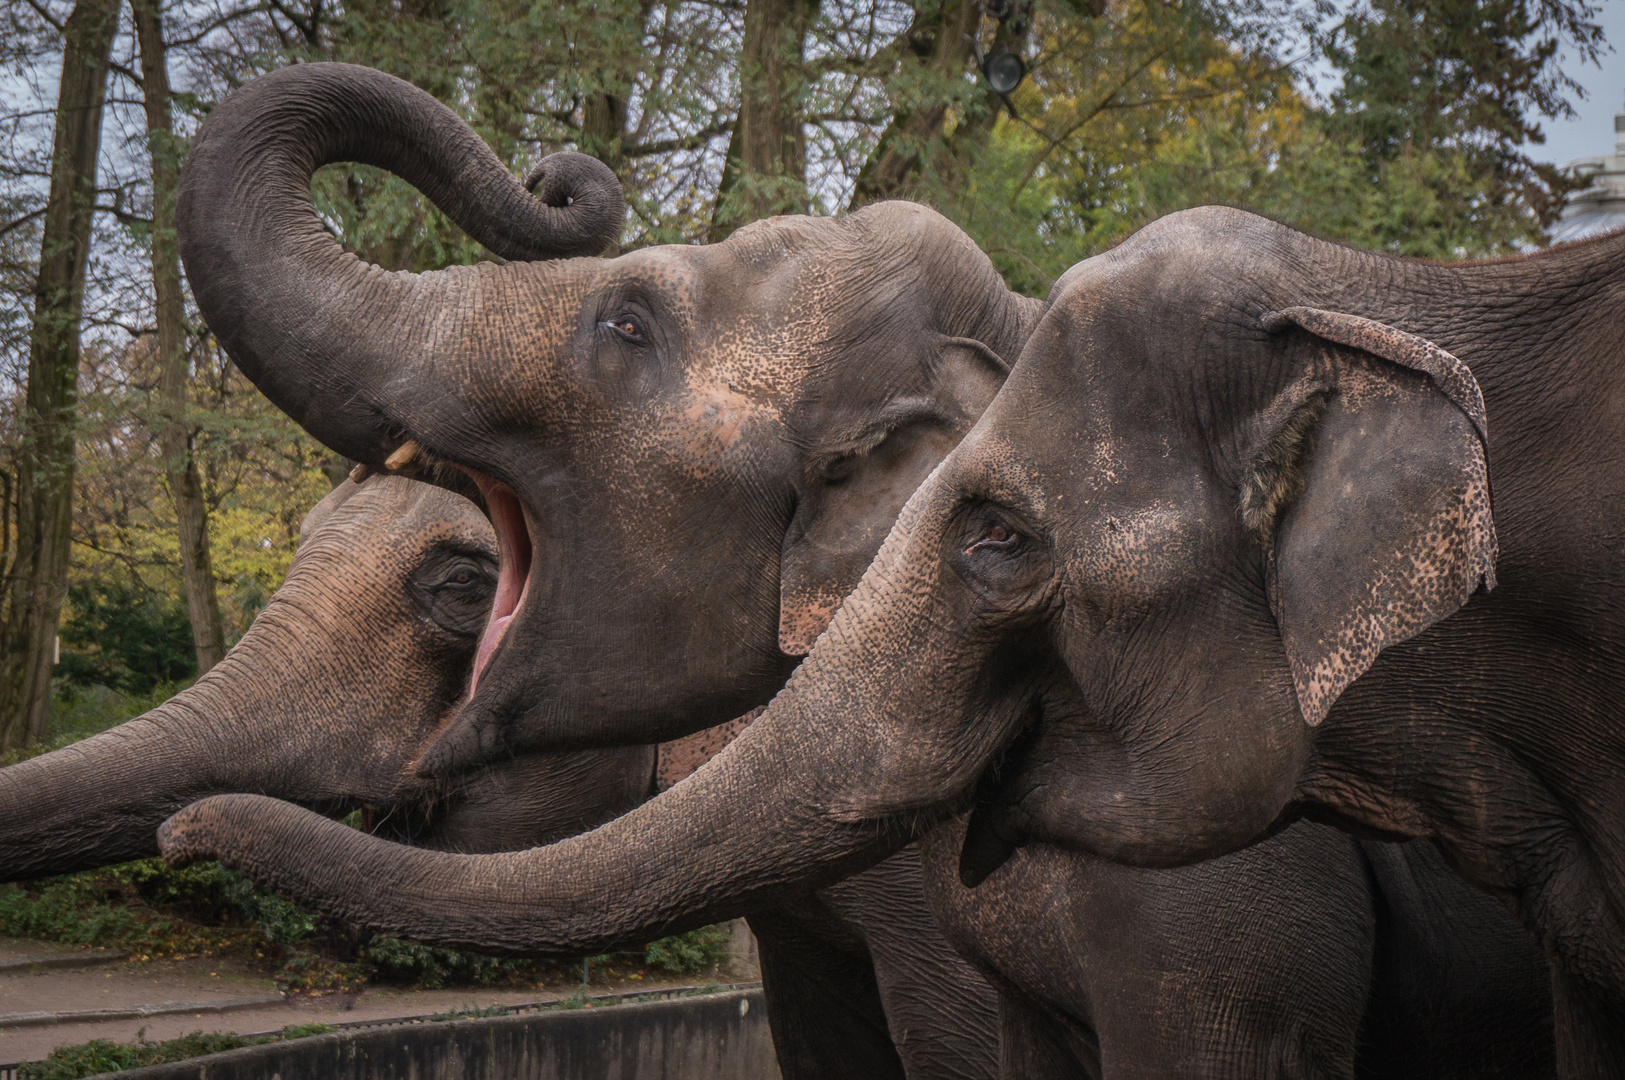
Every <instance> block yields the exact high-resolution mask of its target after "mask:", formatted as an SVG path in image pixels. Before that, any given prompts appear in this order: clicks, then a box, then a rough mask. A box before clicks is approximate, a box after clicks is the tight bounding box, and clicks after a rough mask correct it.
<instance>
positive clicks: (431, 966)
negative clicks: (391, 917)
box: [356, 937, 535, 990]
mask: <svg viewBox="0 0 1625 1080" xmlns="http://www.w3.org/2000/svg"><path fill="white" fill-rule="evenodd" d="M356 955H357V957H358V959H359V960H360V961H361V962H363V963H365V964H366V965H367V966H368V967H369V968H370V969H371V970H372V972H373V973H374V977H376V978H377V979H379V980H381V981H385V982H396V983H410V984H412V985H413V986H421V987H423V988H425V989H429V990H436V989H439V988H440V987H443V986H448V985H461V986H489V985H491V984H492V983H498V982H503V981H506V980H508V979H510V978H512V977H513V976H515V975H521V974H528V973H530V972H532V971H533V970H534V968H535V965H534V964H532V963H531V962H529V961H525V960H513V959H509V958H506V957H497V956H481V955H479V954H477V953H466V952H459V951H457V950H455V949H441V948H436V947H434V946H432V945H419V944H417V943H416V942H411V941H402V940H401V939H400V938H392V937H375V938H371V939H369V940H367V941H365V942H364V943H362V944H361V945H360V946H359V947H358V948H357V950H356Z"/></svg>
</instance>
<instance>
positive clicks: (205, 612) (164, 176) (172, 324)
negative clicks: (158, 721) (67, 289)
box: [131, 0, 226, 672]
mask: <svg viewBox="0 0 1625 1080" xmlns="http://www.w3.org/2000/svg"><path fill="white" fill-rule="evenodd" d="M131 7H132V8H133V9H134V12H135V31H136V37H137V39H138V40H139V41H140V43H141V97H142V100H143V103H144V104H145V106H146V111H147V149H148V151H149V152H150V153H151V155H152V285H153V292H154V294H155V296H156V300H157V304H156V314H157V322H158V394H159V397H160V399H161V400H162V403H163V419H162V421H161V424H162V428H161V430H160V433H159V443H160V445H161V446H162V447H163V451H164V466H165V470H166V472H167V473H168V476H169V492H170V495H171V496H173V497H174V499H175V525H176V528H177V530H178V532H179V533H180V551H181V577H182V580H183V581H184V582H185V584H186V612H187V615H188V616H190V619H191V623H192V646H193V648H194V649H195V650H196V651H197V667H198V671H200V672H205V671H208V670H209V669H210V668H212V667H214V666H215V665H216V664H218V663H219V662H220V658H221V657H223V656H225V655H226V629H225V624H224V623H223V622H222V621H221V619H220V599H219V597H218V596H217V595H216V592H215V583H214V562H213V560H212V559H211V558H210V557H209V510H208V506H207V505H206V504H205V503H204V501H203V481H202V478H201V477H200V476H199V475H198V468H197V458H196V457H195V456H194V455H193V453H192V437H193V432H192V428H191V425H190V424H188V423H187V420H186V404H187V399H188V397H189V395H188V393H187V388H188V383H189V381H190V380H189V379H188V375H189V374H190V372H189V370H188V369H189V366H190V365H188V364H187V362H186V330H185V325H184V319H185V313H184V310H183V307H182V301H181V263H180V255H179V253H178V252H177V251H176V250H175V180H176V173H177V171H178V170H179V168H180V160H181V146H180V140H178V139H177V138H176V137H175V130H174V126H173V124H172V123H171V122H170V115H169V102H170V91H169V65H168V62H167V59H166V56H165V51H164V26H163V20H162V17H161V16H160V14H159V11H158V3H157V0H132V3H131Z"/></svg>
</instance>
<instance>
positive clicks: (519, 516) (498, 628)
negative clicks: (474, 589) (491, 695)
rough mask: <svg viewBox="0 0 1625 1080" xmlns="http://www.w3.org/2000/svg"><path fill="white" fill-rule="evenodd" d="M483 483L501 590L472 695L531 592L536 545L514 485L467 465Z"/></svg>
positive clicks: (483, 638) (472, 680) (476, 663)
mask: <svg viewBox="0 0 1625 1080" xmlns="http://www.w3.org/2000/svg"><path fill="white" fill-rule="evenodd" d="M464 471H465V472H467V473H468V475H469V476H471V477H472V478H473V479H474V482H475V483H476V484H478V485H479V488H480V494H481V495H482V496H483V497H484V498H485V506H486V509H487V510H488V511H489V513H490V516H491V527H492V528H493V529H495V530H496V534H497V559H498V570H497V593H496V600H495V601H494V602H493V603H492V604H491V615H490V617H489V618H488V619H486V622H485V631H484V633H482V634H481V635H480V645H479V648H478V649H477V650H476V651H475V653H474V674H473V677H472V678H470V679H469V683H468V696H469V697H470V698H472V697H473V696H474V691H475V689H476V688H478V686H479V684H480V674H481V673H482V672H483V671H484V670H485V666H486V664H488V663H490V661H491V654H492V653H494V652H495V651H496V647H497V645H498V644H500V643H501V641H502V638H503V636H504V635H506V634H507V632H508V627H509V625H510V624H512V622H513V620H514V616H515V615H517V614H518V613H519V609H520V608H521V607H523V606H524V604H525V597H526V596H527V595H529V593H530V561H531V554H532V550H533V549H532V546H531V540H530V528H529V526H527V525H526V524H525V509H524V507H523V506H522V505H521V504H520V502H519V496H518V495H515V494H514V490H513V488H511V487H509V486H508V485H507V484H504V483H502V482H500V481H497V480H493V479H491V477H489V476H486V475H485V474H484V473H482V472H479V471H477V470H475V469H465V470H464Z"/></svg>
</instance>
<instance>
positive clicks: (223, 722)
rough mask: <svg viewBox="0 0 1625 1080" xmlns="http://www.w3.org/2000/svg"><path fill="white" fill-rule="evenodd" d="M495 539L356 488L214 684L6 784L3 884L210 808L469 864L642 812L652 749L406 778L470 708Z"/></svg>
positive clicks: (304, 538)
mask: <svg viewBox="0 0 1625 1080" xmlns="http://www.w3.org/2000/svg"><path fill="white" fill-rule="evenodd" d="M496 554H497V553H496V538H495V536H494V535H493V534H492V532H491V527H490V524H489V523H488V522H487V521H486V519H485V516H484V515H483V514H482V513H480V511H479V509H478V508H477V507H476V506H475V505H474V504H473V503H471V502H469V501H468V500H467V499H464V498H462V497H461V496H459V495H454V494H452V493H450V492H447V491H443V490H441V489H440V488H437V487H431V486H430V485H428V484H420V483H417V482H416V481H412V480H406V479H403V478H398V477H379V478H375V479H373V480H371V481H368V482H367V483H366V484H363V485H361V486H359V487H358V486H357V485H356V484H354V483H353V482H350V481H345V482H344V483H343V484H341V485H339V486H338V487H337V488H335V489H334V490H333V491H332V493H330V494H329V495H328V496H327V497H326V498H324V499H322V501H321V502H320V503H318V504H317V505H316V506H315V508H313V509H312V510H311V511H310V513H309V514H307V515H306V516H305V520H304V522H303V523H302V524H301V526H300V544H299V550H298V552H297V553H296V555H295V556H294V561H293V565H292V567H291V568H290V569H289V572H288V577H287V580H286V581H285V582H284V583H283V585H282V587H281V588H280V589H278V590H277V591H276V593H275V594H273V595H272V597H271V599H270V602H269V603H268V604H267V605H266V607H265V609H264V611H262V612H261V613H260V614H259V616H258V617H257V618H256V619H255V620H254V623H253V625H252V626H250V627H249V629H248V632H247V633H246V634H244V635H243V638H242V640H241V641H239V642H238V643H237V644H236V645H235V646H234V647H233V648H232V650H231V651H230V652H229V653H227V654H226V657H225V659H223V660H222V661H221V662H220V663H219V664H217V665H216V666H215V667H214V668H213V669H211V670H210V671H209V672H208V674H206V675H204V676H203V677H202V678H201V679H199V680H198V681H197V682H196V683H195V684H193V685H192V686H190V687H188V688H186V689H185V690H182V691H181V692H180V693H179V694H177V695H175V696H174V697H173V698H171V699H170V700H169V701H167V702H165V703H164V704H162V705H160V706H158V707H157V708H155V709H153V710H152V711H150V712H148V713H145V714H143V715H142V716H139V717H137V718H136V719H134V720H131V721H129V722H128V723H125V724H121V725H120V726H118V727H116V728H113V729H112V730H110V731H106V732H103V733H102V734H100V735H96V736H93V737H91V738H89V739H86V740H84V741H83V742H79V743H75V744H73V745H72V746H68V747H65V748H63V749H61V750H56V751H54V752H52V753H49V754H45V755H43V756H41V757H37V758H34V759H32V760H29V761H25V762H22V763H20V764H17V765H13V766H11V767H9V768H6V769H0V881H21V880H27V879H30V878H37V877H44V876H48V875H52V874H66V873H71V872H73V871H76V870H84V869H90V868H93V867H98V866H105V865H108V864H110V863H117V862H123V861H125V860H127V859H136V858H141V857H143V856H147V855H154V854H156V853H157V850H158V848H157V842H156V840H155V839H154V835H153V834H154V831H155V830H156V829H157V827H158V825H159V824H160V823H161V822H162V821H163V820H164V818H166V817H167V816H169V815H170V814H171V813H173V812H174V811H175V810H176V809H178V808H180V807H182V806H185V805H186V804H187V803H189V802H192V801H193V800H195V799H198V798H201V797H203V796H204V795H207V794H212V793H218V792H229V791H256V792H262V793H264V794H268V795H276V796H277V797H279V798H283V799H289V800H292V801H294V802H297V803H300V804H302V805H305V806H310V807H312V808H315V809H319V810H322V811H324V812H328V813H336V814H340V815H342V814H345V813H348V812H349V811H351V810H354V809H361V810H363V813H364V816H366V817H367V818H370V819H372V820H374V821H376V822H378V823H379V825H378V826H377V828H378V829H379V831H380V832H381V833H382V834H384V835H389V836H392V837H395V838H399V839H404V840H409V841H410V842H412V843H415V844H422V845H425V846H429V847H434V848H444V849H449V850H456V851H503V850H509V849H513V848H523V847H529V846H531V845H534V844H538V843H545V842H546V841H548V840H552V839H557V838H559V837H563V836H569V835H571V834H573V833H577V832H581V831H583V830H585V829H589V828H591V827H592V826H594V825H597V824H599V823H601V822H604V821H607V820H609V819H610V818H612V817H614V816H616V815H617V814H619V813H622V812H623V811H625V810H628V809H630V808H632V807H634V806H636V805H637V804H638V803H640V802H642V801H643V800H644V799H645V798H647V797H648V795H649V793H650V783H651V777H652V776H653V770H654V758H655V751H654V748H653V747H613V748H601V749H597V750H591V751H582V752H576V753H570V754H547V755H544V754H538V755H532V756H530V757H527V758H525V759H523V760H515V761H509V762H503V763H501V764H498V765H496V766H494V767H493V768H492V769H490V770H484V771H481V772H478V773H473V774H470V775H469V776H467V777H462V778H459V780H458V782H456V783H445V782H431V781H425V780H423V779H421V778H420V777H418V776H417V775H416V773H415V772H414V771H413V769H412V767H411V765H412V761H413V760H414V758H415V757H416V755H417V754H418V752H419V751H420V750H421V748H422V746H423V744H424V743H425V742H426V741H427V740H428V739H429V738H430V737H431V736H432V735H433V734H434V732H435V729H436V728H437V727H438V726H439V724H440V723H441V722H442V721H443V719H444V717H445V714H446V712H447V711H448V710H449V709H450V708H451V706H452V705H453V704H455V703H456V702H457V700H458V699H459V698H460V697H461V696H462V695H463V694H464V693H466V691H467V687H468V670H469V666H470V665H471V663H472V662H473V658H474V649H475V646H476V644H477V643H478V641H479V635H480V630H481V628H482V627H483V626H484V625H485V619H486V616H487V614H488V613H489V611H490V606H491V597H492V595H493V594H494V592H495V590H496V576H497V558H496Z"/></svg>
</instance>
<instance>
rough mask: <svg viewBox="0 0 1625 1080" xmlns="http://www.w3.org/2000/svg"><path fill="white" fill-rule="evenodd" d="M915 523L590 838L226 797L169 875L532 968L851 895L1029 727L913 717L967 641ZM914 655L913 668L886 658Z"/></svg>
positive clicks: (190, 812)
mask: <svg viewBox="0 0 1625 1080" xmlns="http://www.w3.org/2000/svg"><path fill="white" fill-rule="evenodd" d="M918 499H919V496H918V495H917V496H916V501H918ZM913 505H914V503H913V502H911V503H910V507H911V508H912V507H913ZM917 516H918V515H915V514H913V513H911V510H910V509H905V511H904V514H903V517H902V519H900V520H899V523H898V526H897V528H896V529H894V531H893V533H892V536H891V538H890V539H889V540H888V541H887V544H886V547H885V548H884V549H883V550H882V551H881V553H880V556H879V558H878V559H877V560H876V562H875V565H874V566H872V567H871V568H870V571H869V573H868V575H866V576H865V578H864V580H863V583H862V584H860V586H859V588H858V590H857V592H856V593H854V594H853V597H852V598H851V599H850V600H848V602H847V604H846V605H845V606H844V607H843V608H842V609H841V611H840V613H839V614H838V615H837V617H836V619H835V622H834V623H833V624H832V625H831V627H830V629H829V630H828V632H826V634H825V635H824V637H823V638H821V639H820V640H819V643H818V645H817V647H815V648H814V650H813V652H812V654H811V655H810V656H809V657H808V659H807V661H806V662H805V663H804V664H803V665H802V666H801V667H800V668H799V669H798V670H797V671H796V673H795V675H794V676H792V678H791V680H790V683H789V684H788V685H787V686H786V687H785V689H784V690H783V691H782V692H781V693H780V694H779V695H778V697H777V698H775V699H774V701H773V703H772V704H771V705H769V706H768V709H767V711H766V712H765V713H764V714H763V715H762V717H761V718H760V719H758V720H757V721H756V722H755V723H754V724H752V725H751V726H750V727H749V728H748V729H747V730H746V731H745V732H744V733H743V734H742V735H740V736H739V737H738V738H737V739H735V740H734V741H733V742H732V743H731V744H730V745H729V746H728V747H727V749H725V750H724V751H723V752H722V753H721V754H719V755H718V756H717V757H715V758H713V759H712V760H711V761H710V762H709V763H707V764H706V765H705V766H703V767H702V768H701V769H700V770H699V771H697V772H696V773H694V774H693V775H692V776H690V777H689V778H688V779H686V780H684V781H682V782H681V783H679V784H677V785H676V786H675V787H673V788H671V789H670V790H668V791H666V792H665V793H663V794H662V795H660V796H659V797H657V798H656V799H654V800H652V801H650V802H647V803H645V804H643V805H642V806H641V807H639V808H638V809H636V810H633V811H632V812H631V813H629V814H627V815H625V816H624V817H620V818H617V819H616V820H614V821H612V822H610V823H609V824H607V825H605V826H603V827H602V828H599V829H597V830H595V831H593V832H591V833H587V834H585V835H582V836H577V837H573V838H570V839H568V840H564V841H562V842H560V843H557V844H554V845H551V846H549V847H544V848H536V849H533V850H530V851H526V852H517V853H511V854H501V855H453V854H446V853H440V852H425V851H419V850H415V849H409V848H403V847H400V846H398V845H394V844H390V843H388V842H386V841H383V840H380V839H378V838H377V837H373V836H368V835H365V834H363V833H361V832H358V831H356V830H353V829H348V828H345V827H343V826H342V825H338V824H336V823H334V822H331V821H328V820H326V819H323V818H321V817H319V816H317V815H314V814H311V813H308V812H306V811H303V810H301V809H299V808H298V807H295V806H291V805H289V804H287V803H281V802H277V801H276V800H273V799H266V798H263V797H259V796H252V795H225V796H218V797H215V798H210V799H207V800H204V801H202V802H200V803H197V804H194V805H193V806H190V807H188V808H186V809H185V810H183V811H181V812H180V813H179V814H177V815H176V816H175V817H173V818H171V819H170V820H169V821H168V822H166V823H165V824H164V826H163V828H162V829H160V831H159V844H160V847H161V848H162V850H163V852H164V855H165V857H166V858H169V859H170V860H171V861H174V862H177V863H184V862H188V861H192V860H195V859H202V858H210V857H214V858H219V859H220V860H221V861H222V862H223V863H225V864H226V865H228V866H232V867H236V868H239V869H241V870H243V871H244V872H246V873H247V874H249V875H250V876H251V877H253V878H255V879H256V880H259V881H261V882H262V883H264V884H267V885H269V886H270V887H271V888H273V889H275V890H276V891H278V892H279V893H282V894H283V895H285V896H288V897H290V898H291V899H294V900H295V901H297V902H298V903H300V904H301V905H304V906H306V907H307V909H314V910H317V911H320V912H322V913H324V914H329V915H334V916H337V917H340V918H343V919H346V920H348V921H350V922H352V923H355V924H359V925H362V926H366V927H369V928H372V929H375V930H379V931H383V932H387V933H391V934H396V935H399V936H403V937H406V938H410V939H413V940H416V941H421V942H426V943H431V944H437V945H445V946H450V947H459V948H477V949H482V950H492V951H502V952H508V953H515V954H525V955H548V954H552V955H581V954H582V953H583V952H594V951H601V950H605V949H610V948H615V947H621V946H629V945H633V944H637V943H641V942H645V941H648V940H650V939H652V938H654V937H658V936H660V935H662V934H667V933H672V932H676V931H680V930H684V929H688V928H692V927H695V926H700V925H704V924H706V923H709V922H715V921H717V920H718V919H721V918H727V917H733V916H736V915H739V914H742V913H744V912H747V911H751V910H755V909H758V908H761V907H764V906H767V905H769V904H772V903H775V902H778V901H780V900H782V899H783V898H784V897H786V896H788V895H791V894H793V893H799V892H803V891H805V890H806V889H808V888H816V887H819V886H821V885H824V884H828V883H830V882H832V881H836V880H839V879H841V878H843V877H846V876H848V875H850V874H852V873H855V872H857V871H859V870H861V869H863V868H865V867H867V866H869V865H872V864H874V863H875V862H878V861H879V860H881V859H883V858H884V857H886V856H887V855H889V854H891V853H892V852H894V851H896V850H897V849H898V848H900V847H902V846H903V845H904V844H906V843H907V842H909V840H910V839H912V837H913V836H914V835H916V834H917V833H918V832H920V831H923V830H925V829H927V828H929V827H931V826H932V825H933V824H935V823H936V822H937V821H940V820H941V819H943V818H944V817H946V816H948V815H950V814H952V813H955V812H957V811H958V810H960V809H962V808H963V807H964V806H965V805H966V804H967V803H968V801H969V799H970V796H971V794H972V791H973V789H974V787H975V785H976V782H977V780H978V778H979V777H980V776H981V774H982V772H983V771H984V770H985V769H986V767H987V765H988V763H989V762H990V761H991V760H992V758H993V756H994V755H995V754H997V753H998V752H999V750H1000V749H1001V748H1002V747H1003V746H1004V745H1005V743H1006V742H1007V741H1008V740H1009V738H1010V737H1011V736H1012V735H1013V734H1014V733H1015V731H1016V730H1017V729H1018V728H1019V725H1020V720H1021V716H1022V713H1021V711H1020V710H1017V709H1011V708H1000V707H998V706H997V704H996V703H995V706H994V707H993V708H991V709H983V710H979V712H978V715H977V716H976V718H975V720H974V721H973V722H965V723H960V724H942V723H940V722H937V721H938V720H939V711H938V710H937V709H935V708H930V707H922V705H921V704H920V703H921V702H922V701H923V699H924V697H925V695H924V694H923V693H922V692H921V688H920V686H919V685H918V684H919V682H920V680H921V678H922V670H923V669H928V668H930V667H931V665H930V664H929V662H928V661H927V660H925V659H924V658H925V657H929V656H931V655H932V649H933V648H941V647H942V645H943V642H942V641H937V642H935V643H932V642H931V641H929V640H928V639H924V638H920V637H918V636H915V635H917V634H918V633H920V632H921V631H922V630H926V629H930V628H935V630H936V635H937V636H939V637H940V636H941V635H943V634H947V635H952V634H953V633H955V631H956V627H955V626H953V623H954V621H955V620H954V619H953V618H952V617H951V613H948V617H945V613H943V612H941V611H939V610H937V609H936V606H935V604H934V602H933V601H932V599H931V596H930V592H931V590H930V589H929V587H928V586H927V584H926V583H925V582H923V581H921V580H918V578H919V576H920V575H919V573H918V572H917V571H907V570H905V566H906V560H905V559H903V558H901V557H900V554H901V552H902V551H903V550H904V549H906V548H907V546H908V531H909V523H910V520H911V519H912V518H915V517H917ZM927 531H928V532H929V531H931V530H927ZM927 570H928V572H931V570H930V568H929V567H928V568H927ZM911 637H912V638H913V640H914V641H915V642H916V643H918V644H919V645H920V646H921V648H920V649H918V650H917V651H916V650H911V649H906V648H901V647H898V646H896V645H895V644H893V645H890V647H888V644H889V643H897V642H905V641H909V640H910V639H911ZM971 674H972V672H971V668H970V667H969V666H965V665H951V666H947V667H945V668H944V669H942V670H931V671H930V676H931V677H932V696H933V698H934V699H935V701H936V702H937V703H941V702H942V698H941V697H940V696H938V695H940V694H941V693H943V692H947V693H949V694H950V695H952V694H955V693H960V692H969V691H968V689H967V688H969V687H970V686H971V685H972V684H973V683H974V682H975V680H974V678H970V677H969V676H970V675H971ZM948 683H952V684H954V685H953V686H950V687H947V689H946V691H945V690H944V685H945V684H948ZM959 684H964V685H963V686H961V685H959ZM952 709H953V706H952V704H951V703H950V704H949V705H948V707H947V709H946V710H944V711H946V712H947V713H948V714H949V715H952Z"/></svg>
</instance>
